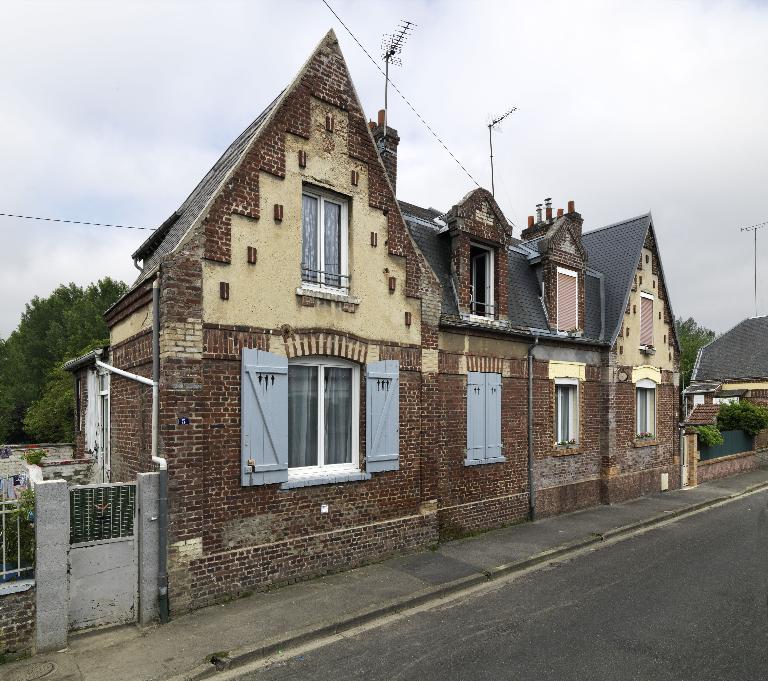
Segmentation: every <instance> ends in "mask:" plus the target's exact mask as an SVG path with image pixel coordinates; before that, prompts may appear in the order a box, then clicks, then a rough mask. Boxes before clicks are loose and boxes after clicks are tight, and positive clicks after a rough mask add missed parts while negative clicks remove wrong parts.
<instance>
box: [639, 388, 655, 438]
mask: <svg viewBox="0 0 768 681" xmlns="http://www.w3.org/2000/svg"><path fill="white" fill-rule="evenodd" d="M635 392H636V398H635V402H636V405H637V430H636V432H637V435H638V437H655V435H656V384H655V383H654V382H653V381H651V380H648V379H644V380H642V381H638V382H637V388H636V389H635Z"/></svg>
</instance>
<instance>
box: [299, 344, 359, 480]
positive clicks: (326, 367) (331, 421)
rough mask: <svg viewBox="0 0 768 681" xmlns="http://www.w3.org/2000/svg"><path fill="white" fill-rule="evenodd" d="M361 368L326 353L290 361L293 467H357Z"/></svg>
mask: <svg viewBox="0 0 768 681" xmlns="http://www.w3.org/2000/svg"><path fill="white" fill-rule="evenodd" d="M359 383H360V378H359V369H358V367H357V366H355V365H353V364H349V363H347V362H343V361H337V360H331V359H327V358H322V359H321V358H317V359H307V358H304V359H301V360H298V361H295V362H291V363H290V364H289V366H288V468H289V469H290V468H308V467H321V468H322V467H331V466H347V467H350V468H351V467H356V466H357V462H358V414H359V406H358V405H359V392H360V385H359Z"/></svg>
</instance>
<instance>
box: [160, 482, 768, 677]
mask: <svg viewBox="0 0 768 681" xmlns="http://www.w3.org/2000/svg"><path fill="white" fill-rule="evenodd" d="M764 489H768V482H764V483H759V484H756V485H752V486H750V487H748V488H746V489H744V490H741V491H740V492H733V493H732V494H726V495H723V496H719V497H716V498H714V499H708V500H706V501H702V502H699V503H696V504H692V505H690V506H686V507H684V508H680V509H677V510H675V511H671V512H669V513H664V514H661V515H656V516H653V517H652V518H649V519H647V520H642V521H640V522H637V523H631V524H629V525H623V526H621V527H617V528H614V529H612V530H608V531H607V532H604V533H602V534H601V533H595V534H593V535H590V536H588V537H585V538H583V539H577V540H575V541H572V542H568V543H566V544H562V545H561V546H558V547H556V548H554V549H548V550H546V551H542V552H541V553H537V554H535V555H533V556H530V557H528V558H525V559H523V560H519V561H515V562H512V563H506V564H503V565H498V566H496V567H494V568H491V569H489V570H485V571H483V572H478V573H477V574H475V575H469V576H468V577H462V578H460V579H456V580H453V581H451V582H448V583H446V584H443V585H441V586H438V587H434V588H431V589H428V590H425V591H421V592H419V593H417V594H413V595H410V596H404V597H403V598H399V599H397V600H394V601H390V602H389V603H386V604H385V605H380V606H374V607H372V608H369V609H368V610H364V611H362V612H360V613H357V614H355V615H351V616H349V617H344V618H341V619H339V620H337V621H335V622H331V623H329V624H326V625H323V626H321V627H315V628H313V629H308V630H306V631H301V632H299V633H296V634H293V635H291V636H287V637H286V638H284V639H280V640H279V641H274V642H272V643H268V644H266V645H258V646H255V647H252V648H241V649H239V650H236V651H233V652H232V654H230V655H229V656H228V657H227V658H226V659H223V660H221V661H220V663H219V664H217V665H214V664H213V663H210V662H209V663H205V664H202V665H199V666H198V667H196V668H195V669H192V670H190V671H189V672H186V673H183V674H180V675H177V676H174V677H172V679H171V680H170V681H202V680H203V679H210V678H214V677H215V676H216V675H217V674H218V673H219V672H220V671H223V670H224V669H227V670H230V669H235V668H237V667H240V666H243V665H246V664H248V663H250V662H256V661H258V660H263V659H265V658H267V657H270V656H271V655H274V654H275V653H278V652H280V651H281V650H283V649H285V648H293V647H297V646H301V645H306V644H307V643H311V642H312V641H315V640H317V639H321V638H325V637H328V636H333V635H338V634H341V633H343V632H345V631H349V630H350V629H354V628H356V627H359V626H362V625H364V624H368V623H370V622H373V621H375V620H378V619H381V618H383V617H386V616H388V615H394V614H397V613H399V612H402V611H404V610H410V609H411V608H415V607H418V606H420V605H424V604H425V603H429V602H432V601H436V600H439V599H440V598H444V597H445V596H449V595H452V594H455V593H457V592H460V591H466V590H468V589H470V588H472V587H475V586H478V585H480V584H488V583H490V582H492V581H493V580H495V579H499V578H501V577H504V576H507V575H510V574H514V573H516V572H522V571H524V570H527V569H529V568H531V567H535V566H537V565H542V564H544V563H548V562H550V561H552V560H554V559H556V558H561V557H563V556H568V555H571V554H574V553H576V552H578V551H580V550H581V549H584V548H587V547H589V546H593V545H595V544H601V543H603V542H604V541H607V540H610V539H617V538H619V537H628V536H631V535H632V534H635V533H636V532H638V531H641V530H644V529H648V528H650V527H653V526H656V525H661V524H663V523H665V522H668V521H670V520H674V519H679V518H682V517H684V516H687V515H692V514H694V513H697V512H698V511H701V510H703V509H706V508H709V507H711V506H716V505H718V504H721V503H724V502H728V501H733V500H735V499H738V498H740V497H743V496H746V495H748V494H752V493H753V492H757V491H760V490H764Z"/></svg>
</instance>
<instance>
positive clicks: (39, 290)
mask: <svg viewBox="0 0 768 681" xmlns="http://www.w3.org/2000/svg"><path fill="white" fill-rule="evenodd" d="M328 1H329V3H330V4H331V5H332V6H333V8H334V9H335V10H336V12H337V13H338V14H339V16H340V17H341V18H342V20H343V21H344V23H345V24H346V25H347V26H348V27H349V29H350V30H351V31H352V32H353V33H354V34H355V35H356V37H357V38H358V40H359V41H360V42H361V43H362V44H363V46H365V47H366V48H367V50H368V51H369V52H370V53H371V54H372V55H373V56H374V58H376V59H378V57H379V54H380V46H381V40H382V35H383V34H385V33H391V32H392V31H394V30H395V29H396V27H397V25H398V24H399V23H400V21H401V20H403V19H408V20H410V21H413V22H415V23H416V24H417V27H416V29H415V30H414V32H413V35H412V37H411V38H410V39H409V41H408V42H407V44H406V46H405V49H404V51H403V54H402V61H403V65H402V66H401V67H392V69H391V74H390V75H391V80H392V82H393V83H395V85H397V87H398V88H399V89H400V90H401V91H402V92H403V93H404V94H405V95H406V97H407V98H408V100H409V101H410V102H411V104H412V105H413V107H414V108H415V109H416V110H417V111H418V112H419V114H420V115H421V116H422V117H423V119H424V120H426V121H427V122H428V124H429V125H430V126H431V128H432V129H433V130H434V131H435V132H436V133H437V134H438V135H439V136H440V138H441V139H442V141H443V142H444V143H445V145H446V146H447V147H448V148H449V149H450V150H451V152H452V153H453V154H454V155H455V156H456V157H457V158H458V159H460V161H461V162H462V164H463V165H464V166H465V167H466V169H467V171H468V172H469V174H470V175H471V176H472V177H473V178H475V179H476V181H477V182H478V183H480V184H481V185H483V186H490V170H489V159H488V128H487V124H488V121H489V120H491V117H492V116H495V115H498V114H500V113H503V112H505V111H507V110H508V109H510V108H511V107H517V111H516V112H515V113H513V114H511V115H510V116H509V117H508V118H507V120H506V121H504V124H503V125H502V127H501V130H500V131H499V132H498V133H494V160H495V178H496V197H497V200H498V202H499V205H500V206H501V208H502V210H503V211H504V212H505V214H506V215H507V217H508V218H509V219H510V220H511V221H512V222H513V223H514V224H515V225H517V226H518V229H516V230H515V234H516V235H517V236H519V233H520V230H519V227H520V226H524V224H525V221H526V216H527V215H529V214H532V213H533V212H534V210H535V204H537V203H540V202H542V201H543V199H544V198H546V197H552V198H553V204H554V207H555V208H557V207H565V206H566V204H567V201H568V200H574V201H575V202H576V209H577V210H578V211H579V212H580V213H581V214H582V216H583V218H584V230H585V231H589V230H592V229H596V228H598V227H601V226H604V225H607V224H611V223H614V222H618V221H620V220H623V219H626V218H629V217H633V216H636V215H639V214H643V213H646V212H648V211H652V213H653V219H654V226H655V228H656V232H657V236H658V241H659V245H660V248H661V257H662V262H663V266H664V271H665V274H666V277H667V286H668V290H669V294H670V297H671V300H672V304H673V307H674V312H675V314H676V315H677V316H682V317H685V318H687V317H694V318H695V319H696V320H697V321H698V322H699V323H701V324H704V325H705V326H707V327H709V328H712V329H715V330H716V331H718V332H722V331H725V330H727V329H728V328H730V327H731V326H733V325H734V324H736V323H737V322H739V321H740V320H742V319H744V318H746V317H750V316H753V315H754V295H753V286H754V284H753V257H754V251H753V237H752V234H751V233H743V232H741V231H740V227H743V226H749V225H753V224H757V223H761V222H764V221H768V198H767V196H768V195H767V193H766V187H768V125H766V121H768V88H766V87H765V84H766V74H768V3H766V2H757V1H752V2H703V1H700V2H693V1H692V2H669V1H668V0H663V1H660V2H654V1H652V0H648V1H644V2H642V3H640V2H630V1H627V2H621V1H619V0H612V1H609V2H600V1H597V0H596V1H594V2H591V1H584V2H581V1H579V2H576V1H574V0H567V1H564V2H557V1H551V2H550V1H546V0H545V1H537V2H530V1H520V2H518V1H507V2H471V1H468V0H463V1H461V2H442V1H436V0H432V1H429V2H425V1H421V2H419V1H417V0H408V1H407V2H373V1H370V2H369V1H365V2H362V1H360V0H358V1H357V2H350V1H348V0H328ZM329 28H333V29H334V30H335V31H336V34H337V36H338V37H339V40H340V43H341V47H342V50H343V52H344V56H345V58H346V60H347V62H348V64H349V68H350V70H351V73H352V78H353V80H354V83H355V86H356V88H357V91H358V94H359V96H360V99H361V101H362V104H363V108H364V109H365V111H366V113H367V115H368V116H369V117H370V118H375V116H376V111H377V110H378V109H380V108H382V106H383V99H384V93H383V90H384V79H383V76H382V75H381V74H380V73H379V72H378V71H377V70H376V67H375V66H374V64H373V63H372V62H371V61H370V60H369V59H368V57H367V56H366V55H365V54H364V53H363V51H362V50H361V48H360V47H359V46H358V45H357V44H356V43H355V42H354V41H353V39H352V38H351V37H350V35H349V33H348V32H347V31H346V30H345V29H344V28H343V27H342V26H341V25H340V24H339V22H338V20H337V19H336V18H335V17H334V16H333V15H332V14H331V12H330V11H329V10H328V8H327V7H326V6H325V5H324V4H323V2H322V0H303V1H292V0H283V1H282V2H274V1H270V2H266V1H261V0H249V1H247V2H236V1H234V0H216V1H213V0H211V1H207V2H203V1H195V0H183V1H178V2H175V1H170V0H153V1H152V2H143V1H139V0H132V1H131V2H124V0H98V1H95V0H94V1H84V0H56V1H50V2H43V1H40V0H24V1H21V0H19V1H16V0H2V2H0V93H1V94H0V212H2V213H15V214H25V215H38V216H45V217H56V218H67V219H77V220H85V221H95V222H107V223H117V224H123V225H136V226H141V227H149V228H155V227H157V226H159V225H160V224H161V223H162V222H163V221H164V220H165V219H166V218H167V217H168V216H169V215H170V214H171V213H172V212H173V211H174V210H175V209H176V208H178V206H179V205H181V203H182V202H183V200H184V199H185V198H186V196H187V195H188V194H189V192H191V191H192V189H193V188H194V186H195V185H196V184H197V182H198V181H199V180H200V179H201V178H202V176H203V175H204V174H205V172H206V171H207V170H208V169H209V167H210V166H211V165H212V164H213V163H214V162H215V161H216V159H217V158H218V157H219V155H220V154H221V153H222V152H223V151H224V149H225V148H226V147H227V146H228V144H229V143H230V142H231V141H232V140H233V139H234V138H235V137H236V136H237V135H238V134H239V133H240V132H241V131H242V130H243V129H244V128H245V127H246V126H247V125H248V124H249V123H250V121H251V120H253V118H255V117H256V115H257V114H258V113H259V112H260V111H261V110H262V109H263V108H264V106H265V105H266V104H268V103H269V102H270V101H271V100H272V99H273V98H274V96H275V95H276V94H277V93H278V92H279V91H280V90H281V89H282V88H283V87H285V86H286V85H287V84H288V83H289V82H290V81H291V79H292V78H293V76H294V75H295V73H296V72H297V70H298V69H299V68H300V67H301V65H302V63H303V62H304V60H305V59H306V58H307V57H308V56H309V54H310V53H311V52H312V50H313V49H314V47H315V46H316V44H317V43H318V42H319V41H320V39H321V38H322V37H323V35H324V34H325V33H326V31H328V29H329ZM389 102H390V107H389V122H390V124H391V125H392V126H393V127H395V128H396V129H397V130H398V132H399V134H400V138H401V142H400V147H399V151H398V198H401V199H404V200H406V201H409V202H412V203H416V204H419V205H422V206H429V207H435V208H438V209H440V210H443V211H445V210H448V209H449V208H450V207H451V206H452V205H453V204H455V203H457V202H458V201H459V200H460V199H461V197H462V196H463V195H464V194H465V193H466V192H467V191H469V190H470V189H472V188H473V187H474V186H475V185H474V182H473V181H472V179H470V177H468V175H467V174H465V172H464V171H463V170H462V169H461V168H459V166H458V165H457V164H456V163H455V161H454V160H453V159H452V158H451V156H450V155H449V154H448V153H447V152H446V151H445V150H444V149H443V147H442V146H441V145H440V144H439V143H438V142H437V141H436V140H435V138H434V137H433V136H432V135H431V134H430V132H429V131H428V130H427V129H426V128H425V127H424V125H423V124H422V122H421V121H420V120H419V118H418V117H417V116H416V115H415V114H414V112H413V111H412V110H411V109H410V108H409V107H408V105H407V104H406V103H405V102H404V101H403V100H402V99H400V97H399V96H398V95H397V94H396V93H394V92H392V91H390V99H389ZM149 234H150V232H149V231H140V230H127V229H114V228H104V227H88V226H77V225H70V224H62V223H48V222H38V221H30V220H22V219H15V218H14V219H11V218H4V217H0V337H6V336H7V335H8V334H9V333H10V332H11V331H12V330H13V329H14V328H15V327H16V325H17V324H18V322H19V319H20V316H21V314H22V312H23V311H24V305H25V303H26V302H28V301H29V300H30V299H31V298H32V297H33V296H35V295H38V296H46V295H48V294H49V293H50V292H51V291H53V290H54V289H55V288H56V286H58V285H59V284H61V283H68V282H75V283H77V284H80V285H84V284H88V283H90V282H93V281H96V280H98V279H99V278H100V277H103V276H105V275H109V276H112V277H114V278H118V279H122V280H124V281H126V282H129V283H130V282H132V281H133V280H134V279H135V277H136V275H137V274H138V272H137V271H136V270H135V269H134V267H133V263H132V260H131V257H130V255H131V253H132V252H133V251H134V250H135V248H136V247H137V246H138V245H139V244H140V243H141V242H142V241H143V240H144V239H145V238H146V237H147V236H148V235H149ZM758 275H759V277H760V279H759V281H758V285H759V286H758V296H759V310H758V312H759V314H768V227H766V228H765V229H763V230H761V231H760V232H759V233H758Z"/></svg>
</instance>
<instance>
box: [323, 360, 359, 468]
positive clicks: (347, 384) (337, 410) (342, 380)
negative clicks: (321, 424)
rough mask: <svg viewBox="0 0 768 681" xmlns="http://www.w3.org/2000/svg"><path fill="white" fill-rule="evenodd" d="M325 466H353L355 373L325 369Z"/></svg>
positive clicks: (330, 368)
mask: <svg viewBox="0 0 768 681" xmlns="http://www.w3.org/2000/svg"><path fill="white" fill-rule="evenodd" d="M324 449H325V463H326V464H332V463H352V370H351V369H341V368H338V367H325V447H324Z"/></svg>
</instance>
